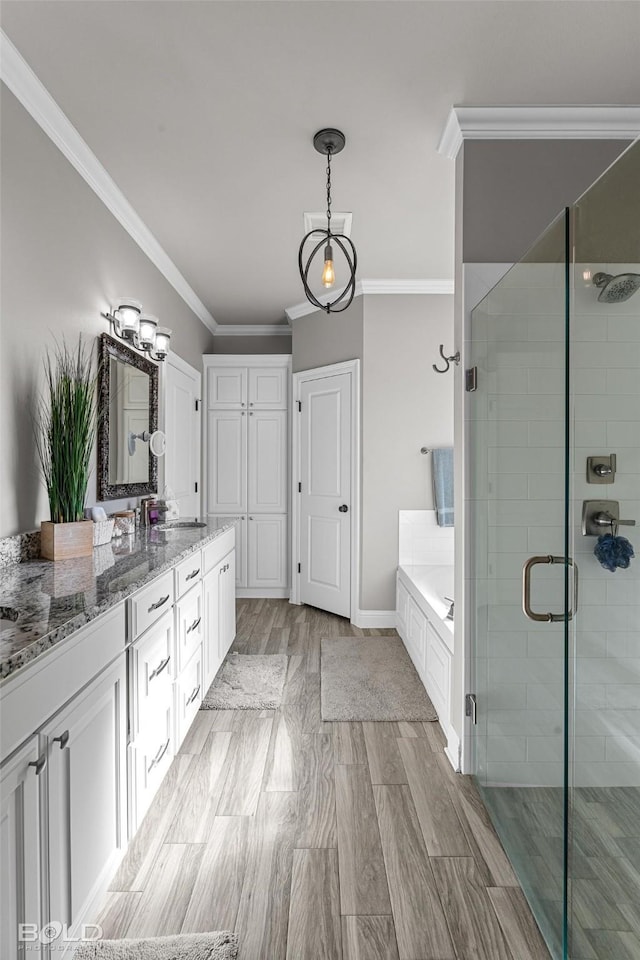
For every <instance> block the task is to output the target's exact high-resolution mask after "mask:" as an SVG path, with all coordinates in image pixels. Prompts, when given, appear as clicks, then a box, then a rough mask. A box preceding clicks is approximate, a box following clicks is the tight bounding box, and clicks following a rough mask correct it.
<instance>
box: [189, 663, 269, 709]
mask: <svg viewBox="0 0 640 960" xmlns="http://www.w3.org/2000/svg"><path fill="white" fill-rule="evenodd" d="M287 663H288V657H286V656H285V655H284V654H280V653H273V654H259V653H256V654H243V653H231V654H229V656H228V657H227V659H226V660H225V661H224V663H223V664H222V668H221V669H220V672H219V673H218V676H217V677H216V678H215V680H214V681H213V683H212V684H211V686H210V687H209V690H208V691H207V693H206V694H205V698H204V700H203V701H202V704H201V706H200V709H201V710H275V709H277V707H279V706H280V704H281V703H282V691H283V689H284V681H285V678H286V675H287Z"/></svg>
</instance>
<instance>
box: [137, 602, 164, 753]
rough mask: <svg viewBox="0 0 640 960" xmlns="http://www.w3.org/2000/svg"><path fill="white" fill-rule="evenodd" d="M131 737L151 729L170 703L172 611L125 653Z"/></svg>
mask: <svg viewBox="0 0 640 960" xmlns="http://www.w3.org/2000/svg"><path fill="white" fill-rule="evenodd" d="M129 657H130V665H131V674H130V676H131V687H130V695H131V697H132V703H131V716H132V730H131V733H132V735H133V736H134V737H136V736H138V735H139V734H140V733H142V732H144V731H147V730H152V729H153V727H154V724H155V717H156V714H157V713H158V712H160V711H161V710H162V709H163V708H164V706H165V705H166V704H167V703H169V702H170V701H171V685H172V681H173V677H174V676H175V669H174V667H175V643H174V629H173V611H172V610H168V611H167V613H165V614H164V615H163V616H162V617H161V618H160V620H158V622H157V623H155V624H154V625H153V626H152V627H151V628H150V629H149V630H148V631H147V633H145V634H144V636H142V637H140V639H139V640H137V641H136V642H135V643H134V644H132V646H131V647H130V650H129Z"/></svg>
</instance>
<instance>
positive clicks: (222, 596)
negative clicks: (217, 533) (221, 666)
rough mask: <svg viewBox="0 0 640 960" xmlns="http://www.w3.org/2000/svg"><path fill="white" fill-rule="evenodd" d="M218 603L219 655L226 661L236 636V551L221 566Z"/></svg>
mask: <svg viewBox="0 0 640 960" xmlns="http://www.w3.org/2000/svg"><path fill="white" fill-rule="evenodd" d="M218 582H219V593H218V603H219V611H220V619H219V634H218V642H219V646H218V655H219V657H220V660H221V661H222V660H224V658H225V656H226V655H227V651H228V650H229V647H230V646H231V644H232V643H233V641H234V640H235V636H236V571H235V551H233V550H232V551H231V553H230V554H228V555H227V556H226V557H225V558H224V560H223V561H222V563H221V564H220V566H219V577H218Z"/></svg>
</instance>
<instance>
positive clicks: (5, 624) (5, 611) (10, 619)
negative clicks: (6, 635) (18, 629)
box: [0, 607, 20, 633]
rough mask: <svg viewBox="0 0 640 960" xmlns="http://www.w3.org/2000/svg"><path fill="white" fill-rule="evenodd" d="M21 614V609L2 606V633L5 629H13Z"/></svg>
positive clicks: (0, 621)
mask: <svg viewBox="0 0 640 960" xmlns="http://www.w3.org/2000/svg"><path fill="white" fill-rule="evenodd" d="M19 616H20V612H19V610H14V609H13V608H12V607H0V633H2V632H3V631H4V630H13V628H14V627H15V625H16V621H17V620H18V617H19Z"/></svg>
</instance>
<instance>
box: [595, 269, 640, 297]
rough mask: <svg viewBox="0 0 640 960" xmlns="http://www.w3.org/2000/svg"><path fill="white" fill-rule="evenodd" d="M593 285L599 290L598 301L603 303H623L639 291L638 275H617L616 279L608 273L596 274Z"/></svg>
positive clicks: (639, 279) (639, 274) (639, 276)
mask: <svg viewBox="0 0 640 960" xmlns="http://www.w3.org/2000/svg"><path fill="white" fill-rule="evenodd" d="M593 283H594V286H596V287H599V288H600V295H599V296H598V300H601V301H602V302H603V303H623V302H624V301H625V300H628V299H629V297H632V296H633V294H634V293H635V292H636V290H638V289H640V273H619V274H618V275H617V277H614V276H612V275H611V274H610V273H596V274H594V276H593Z"/></svg>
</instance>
